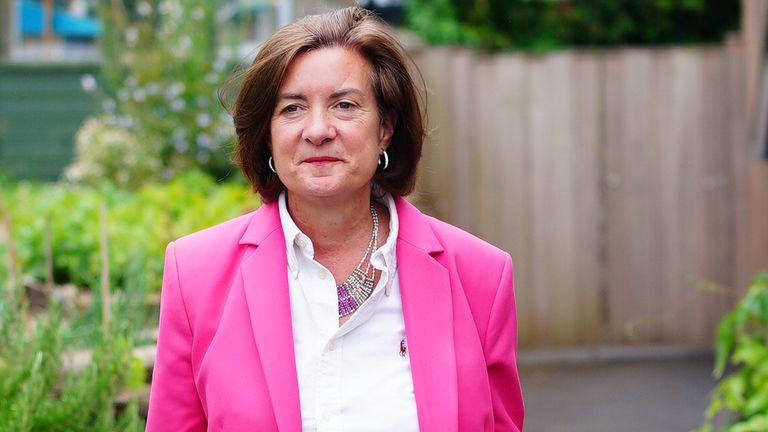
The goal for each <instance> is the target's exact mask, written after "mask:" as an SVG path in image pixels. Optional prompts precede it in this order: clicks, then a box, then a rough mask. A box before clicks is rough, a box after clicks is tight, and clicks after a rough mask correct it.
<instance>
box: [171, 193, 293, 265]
mask: <svg viewBox="0 0 768 432" xmlns="http://www.w3.org/2000/svg"><path fill="white" fill-rule="evenodd" d="M279 226H280V224H279V215H278V214H277V209H276V206H275V205H273V204H264V205H262V206H261V207H259V209H257V210H255V211H252V212H250V213H246V214H244V215H242V216H238V217H236V218H234V219H230V220H228V221H225V222H222V223H219V224H216V225H214V226H211V227H209V228H205V229H203V230H200V231H197V232H194V233H191V234H187V235H185V236H183V237H180V238H179V239H177V240H175V241H174V242H173V245H174V248H175V250H176V253H177V255H179V254H182V255H184V256H187V257H189V256H195V257H198V258H201V259H206V258H208V257H211V258H213V257H214V256H217V255H221V254H226V253H227V252H230V251H233V250H237V249H242V248H243V247H244V246H245V245H247V244H256V243H258V242H259V240H261V239H263V237H264V236H265V235H266V234H265V233H268V232H270V231H274V230H275V229H276V228H279Z"/></svg>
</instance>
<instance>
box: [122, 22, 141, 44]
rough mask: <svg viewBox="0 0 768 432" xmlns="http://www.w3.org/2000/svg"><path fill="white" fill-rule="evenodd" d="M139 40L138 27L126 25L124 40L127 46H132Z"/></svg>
mask: <svg viewBox="0 0 768 432" xmlns="http://www.w3.org/2000/svg"><path fill="white" fill-rule="evenodd" d="M138 40H139V29H137V28H136V27H128V28H127V29H125V42H126V43H127V44H128V46H134V45H136V42H137V41H138Z"/></svg>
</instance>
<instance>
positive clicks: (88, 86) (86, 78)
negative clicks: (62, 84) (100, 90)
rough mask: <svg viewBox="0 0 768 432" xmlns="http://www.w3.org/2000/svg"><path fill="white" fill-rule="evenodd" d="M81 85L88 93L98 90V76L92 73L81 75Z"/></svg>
mask: <svg viewBox="0 0 768 432" xmlns="http://www.w3.org/2000/svg"><path fill="white" fill-rule="evenodd" d="M80 85H81V86H82V87H83V90H85V91H86V92H88V93H93V92H94V91H95V90H96V78H94V76H93V75H91V74H85V75H83V76H82V77H80Z"/></svg>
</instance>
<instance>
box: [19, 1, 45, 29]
mask: <svg viewBox="0 0 768 432" xmlns="http://www.w3.org/2000/svg"><path fill="white" fill-rule="evenodd" d="M19 14H20V15H21V19H20V20H19V22H20V23H21V35H22V36H42V35H43V22H44V21H45V19H44V17H45V13H44V11H43V6H42V5H41V4H39V3H35V2H32V1H29V0H23V1H21V2H20V3H19Z"/></svg>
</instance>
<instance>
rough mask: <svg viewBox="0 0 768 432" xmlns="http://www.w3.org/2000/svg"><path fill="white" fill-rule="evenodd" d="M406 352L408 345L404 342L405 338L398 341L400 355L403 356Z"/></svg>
mask: <svg viewBox="0 0 768 432" xmlns="http://www.w3.org/2000/svg"><path fill="white" fill-rule="evenodd" d="M407 354H408V345H407V344H406V343H405V338H403V339H402V340H401V341H400V357H405V356H406V355H407Z"/></svg>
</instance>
